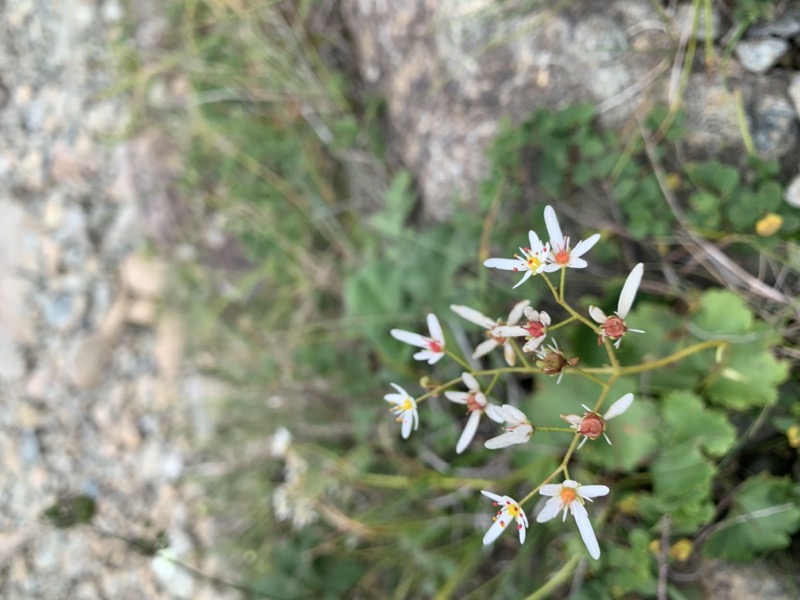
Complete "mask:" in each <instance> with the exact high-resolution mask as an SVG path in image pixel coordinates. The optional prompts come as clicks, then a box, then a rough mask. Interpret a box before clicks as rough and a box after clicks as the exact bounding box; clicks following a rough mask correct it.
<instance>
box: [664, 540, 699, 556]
mask: <svg viewBox="0 0 800 600" xmlns="http://www.w3.org/2000/svg"><path fill="white" fill-rule="evenodd" d="M692 550H694V544H692V540H690V539H687V538H681V539H679V540H678V541H677V542H675V543H674V544H672V547H671V548H670V549H669V555H670V556H671V557H672V558H674V559H675V560H677V561H678V562H686V561H687V560H689V557H690V556H691V555H692Z"/></svg>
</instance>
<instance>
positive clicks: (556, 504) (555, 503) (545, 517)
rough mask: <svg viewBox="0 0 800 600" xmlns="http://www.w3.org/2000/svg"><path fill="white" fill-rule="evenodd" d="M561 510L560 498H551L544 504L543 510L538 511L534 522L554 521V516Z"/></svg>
mask: <svg viewBox="0 0 800 600" xmlns="http://www.w3.org/2000/svg"><path fill="white" fill-rule="evenodd" d="M561 508H562V502H561V496H553V497H552V498H550V500H548V501H547V502H546V503H545V505H544V508H543V509H542V510H540V511H539V514H538V515H536V522H537V523H546V522H547V521H549V520H551V519H554V518H555V517H556V515H558V513H559V512H561Z"/></svg>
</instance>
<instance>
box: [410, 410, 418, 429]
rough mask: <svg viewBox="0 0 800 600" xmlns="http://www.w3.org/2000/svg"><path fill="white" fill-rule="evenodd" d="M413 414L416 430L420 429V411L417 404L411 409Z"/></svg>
mask: <svg viewBox="0 0 800 600" xmlns="http://www.w3.org/2000/svg"><path fill="white" fill-rule="evenodd" d="M411 414H412V415H413V416H414V431H416V430H417V429H419V412H418V411H417V407H416V404H415V405H414V410H412V411H411Z"/></svg>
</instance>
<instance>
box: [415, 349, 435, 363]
mask: <svg viewBox="0 0 800 600" xmlns="http://www.w3.org/2000/svg"><path fill="white" fill-rule="evenodd" d="M434 356H436V353H435V352H431V351H430V350H420V351H419V352H415V353H414V355H413V358H414V360H427V361H428V364H432V363H431V362H430V361H431V359H433V357H434Z"/></svg>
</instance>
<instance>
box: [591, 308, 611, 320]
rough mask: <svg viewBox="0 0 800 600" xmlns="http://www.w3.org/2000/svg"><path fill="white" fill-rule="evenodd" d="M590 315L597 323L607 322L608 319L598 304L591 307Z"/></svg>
mask: <svg viewBox="0 0 800 600" xmlns="http://www.w3.org/2000/svg"><path fill="white" fill-rule="evenodd" d="M589 316H590V317H592V319H594V320H595V323H600V324H601V325H602V324H603V323H605V322H606V319H608V317H607V316H606V313H604V312H603V311H602V310H601V309H599V308H598V307H596V306H590V307H589Z"/></svg>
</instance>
